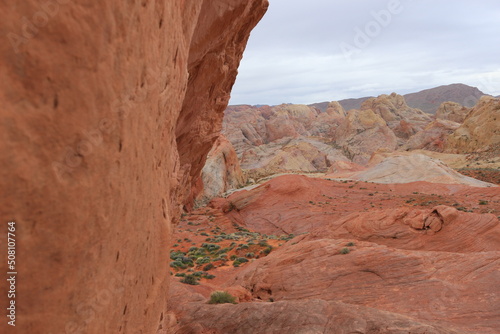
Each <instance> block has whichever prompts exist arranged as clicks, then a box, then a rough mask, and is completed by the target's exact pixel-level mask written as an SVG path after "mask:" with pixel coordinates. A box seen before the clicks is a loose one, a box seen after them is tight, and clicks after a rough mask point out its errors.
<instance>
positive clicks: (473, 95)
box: [310, 84, 487, 114]
mask: <svg viewBox="0 0 500 334" xmlns="http://www.w3.org/2000/svg"><path fill="white" fill-rule="evenodd" d="M387 94H389V92H387ZM483 95H487V94H485V93H483V92H482V91H480V90H479V89H478V88H476V87H472V86H468V85H464V84H451V85H443V86H439V87H434V88H430V89H425V90H422V91H419V92H416V93H409V94H406V95H403V96H404V98H405V100H406V103H407V104H408V106H410V107H412V108H417V109H420V110H422V111H424V112H426V113H429V114H435V113H436V110H437V109H438V107H439V106H440V105H441V103H443V102H447V101H451V102H457V103H460V104H461V105H463V106H465V107H469V108H471V107H473V106H474V105H475V104H476V103H477V101H478V100H479V99H480V98H481V96H483ZM371 97H373V96H367V97H360V98H351V99H344V100H340V101H338V102H339V103H340V105H341V106H342V107H343V108H344V109H345V110H351V109H360V108H361V104H362V103H363V102H364V101H366V100H368V99H369V98H371ZM328 103H329V102H320V103H313V104H310V106H311V107H316V108H318V109H320V110H321V111H325V110H326V108H327V106H328Z"/></svg>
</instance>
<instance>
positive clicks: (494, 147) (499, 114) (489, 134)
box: [446, 96, 500, 156]
mask: <svg viewBox="0 0 500 334" xmlns="http://www.w3.org/2000/svg"><path fill="white" fill-rule="evenodd" d="M446 151H448V152H454V153H472V152H486V151H489V152H492V154H493V155H495V156H499V155H500V99H496V98H493V97H489V96H483V97H482V98H481V100H479V102H478V104H477V105H476V106H475V107H474V108H473V109H472V110H471V111H470V112H469V113H468V114H467V117H466V118H465V120H464V122H463V124H462V125H461V126H460V127H459V128H458V129H457V130H456V131H455V132H453V133H452V134H450V135H449V136H448V138H447V143H446Z"/></svg>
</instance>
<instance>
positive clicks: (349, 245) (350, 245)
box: [346, 242, 354, 247]
mask: <svg viewBox="0 0 500 334" xmlns="http://www.w3.org/2000/svg"><path fill="white" fill-rule="evenodd" d="M346 246H348V247H352V246H354V242H348V243H347V245H346Z"/></svg>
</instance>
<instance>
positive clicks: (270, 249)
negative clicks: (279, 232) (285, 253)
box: [261, 246, 273, 255]
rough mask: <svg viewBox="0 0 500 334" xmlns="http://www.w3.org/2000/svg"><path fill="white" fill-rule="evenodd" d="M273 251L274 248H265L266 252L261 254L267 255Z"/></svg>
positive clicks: (263, 251)
mask: <svg viewBox="0 0 500 334" xmlns="http://www.w3.org/2000/svg"><path fill="white" fill-rule="evenodd" d="M272 250H273V247H272V246H267V247H266V248H264V250H261V252H262V253H264V254H266V255H267V254H269V253H271V251H272Z"/></svg>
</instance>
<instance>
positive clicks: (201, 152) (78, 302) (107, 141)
mask: <svg viewBox="0 0 500 334" xmlns="http://www.w3.org/2000/svg"><path fill="white" fill-rule="evenodd" d="M266 6H267V1H265V0H252V1H242V0H224V1H221V0H215V1H212V0H210V1H208V0H207V1H159V2H151V1H128V2H123V1H104V2H88V1H72V2H68V1H57V2H56V1H49V2H47V3H45V4H42V3H40V2H39V1H34V0H27V1H23V2H22V3H18V4H16V5H15V6H13V5H12V4H8V3H6V2H2V3H1V4H0V11H1V12H2V20H1V22H0V30H1V31H2V32H3V35H4V36H5V37H6V39H5V40H4V43H1V45H0V64H2V66H0V76H1V77H2V80H1V81H0V94H1V95H0V101H1V103H2V109H1V111H0V117H1V122H0V124H1V125H0V126H1V133H2V135H1V136H2V140H0V151H1V152H2V154H1V155H0V162H1V165H2V169H1V172H0V173H1V180H2V184H1V187H0V189H1V190H0V198H1V199H2V203H3V204H2V206H1V207H0V217H2V221H3V224H6V222H7V221H8V220H15V221H16V223H17V230H16V232H17V233H16V236H17V242H18V245H19V253H18V258H17V260H18V262H17V263H18V264H17V267H16V270H17V272H18V273H19V281H18V289H19V290H18V292H19V293H18V295H17V296H16V306H17V315H18V318H17V328H16V329H17V330H18V331H20V332H23V333H62V332H66V333H137V332H143V333H155V332H157V331H158V332H162V331H163V332H164V331H165V330H166V327H165V326H166V324H165V322H166V313H165V306H166V291H167V289H168V285H169V283H168V282H169V279H168V268H167V266H166V265H165V258H166V256H167V252H168V245H169V237H170V229H171V227H170V224H171V221H172V220H175V219H176V218H177V217H178V214H179V209H180V207H181V206H182V205H183V203H187V205H189V203H190V196H191V195H190V194H189V189H190V188H191V183H192V181H193V179H194V178H195V177H196V176H198V174H199V172H200V171H201V169H202V167H203V165H204V156H206V153H208V151H209V150H210V148H211V147H212V143H213V142H214V140H215V139H216V137H217V135H218V134H217V133H218V130H219V129H220V123H221V120H222V115H223V110H224V108H225V106H226V103H227V101H228V99H229V92H230V90H231V87H232V85H233V83H234V80H235V76H236V69H237V67H238V64H239V61H240V59H241V56H242V52H243V49H244V47H245V45H246V41H247V38H248V36H249V33H250V30H251V29H252V28H253V26H254V25H255V24H256V23H257V21H258V20H259V19H260V18H261V16H262V15H263V14H264V12H265V10H266ZM2 226H4V227H5V226H6V225H2ZM6 236H7V233H6V229H4V230H3V232H2V233H1V239H2V244H5V241H6ZM5 264H6V262H2V265H1V268H2V271H3V272H4V273H5V272H7V268H6V267H5ZM6 289H7V286H6V285H5V284H2V286H1V288H0V294H1V295H2V296H6V295H7V292H6ZM7 302H8V301H7V299H6V298H2V304H1V305H2V308H3V309H4V310H5V309H6V307H7V304H6V303H7ZM4 320H5V319H4ZM6 326H7V325H6V321H2V324H1V325H0V328H1V329H0V331H1V332H7V330H6Z"/></svg>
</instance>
